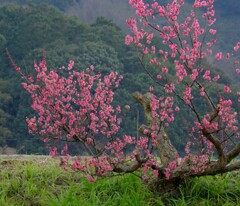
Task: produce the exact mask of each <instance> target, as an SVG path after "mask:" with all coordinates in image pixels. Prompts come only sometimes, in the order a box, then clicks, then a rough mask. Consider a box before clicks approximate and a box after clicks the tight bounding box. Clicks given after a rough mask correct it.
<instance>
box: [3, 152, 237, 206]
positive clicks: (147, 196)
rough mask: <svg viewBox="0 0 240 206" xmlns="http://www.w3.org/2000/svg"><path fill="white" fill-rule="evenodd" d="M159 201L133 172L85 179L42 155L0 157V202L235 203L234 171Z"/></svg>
mask: <svg viewBox="0 0 240 206" xmlns="http://www.w3.org/2000/svg"><path fill="white" fill-rule="evenodd" d="M180 194H181V195H180V196H179V197H178V198H173V197H172V198H168V199H167V200H164V201H163V200H162V199H161V198H160V197H159V196H158V195H157V194H154V193H152V192H150V191H148V189H147V188H146V186H145V185H143V184H142V183H141V181H140V180H139V179H138V178H137V177H135V176H133V175H125V176H118V177H114V178H109V179H102V180H99V181H98V182H96V183H90V182H88V181H87V180H85V179H83V178H79V174H78V173H76V172H74V171H71V170H68V171H64V170H63V169H61V168H60V167H59V166H58V164H57V163H56V161H53V160H51V159H48V158H35V157H28V158H23V159H20V160H19V158H17V159H9V158H8V159H7V158H3V157H1V156H0V206H11V205H12V206H18V205H24V206H37V205H43V206H48V205H52V206H55V205H56V206H75V205H76V206H95V205H96V206H98V205H99V206H105V205H106V206H107V205H109V206H124V205H126V206H135V205H136V206H145V205H146V206H147V205H151V206H154V205H182V206H183V205H191V206H192V205H193V206H195V205H196V206H197V205H199V206H200V205H226V206H230V205H240V173H239V172H234V173H228V174H224V175H219V176H215V177H204V178H203V177H202V178H196V179H194V180H193V181H192V182H188V183H186V184H185V185H182V186H181V193H180Z"/></svg>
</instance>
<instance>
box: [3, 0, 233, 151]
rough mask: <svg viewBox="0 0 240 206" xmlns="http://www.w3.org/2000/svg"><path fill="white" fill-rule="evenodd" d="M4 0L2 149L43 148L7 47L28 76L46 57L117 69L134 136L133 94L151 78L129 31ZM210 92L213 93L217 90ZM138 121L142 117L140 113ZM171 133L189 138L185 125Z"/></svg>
mask: <svg viewBox="0 0 240 206" xmlns="http://www.w3.org/2000/svg"><path fill="white" fill-rule="evenodd" d="M101 1H102V2H105V1H107V0H105V1H104V0H101ZM4 2H5V3H6V1H3V0H2V1H1V0H0V3H1V7H0V52H1V57H0V147H3V146H10V147H15V148H17V151H18V152H19V153H43V152H44V151H45V149H44V147H43V144H42V142H41V141H38V139H37V137H32V136H30V135H29V134H28V130H27V126H26V123H25V118H26V116H29V115H32V114H33V111H32V110H31V108H30V105H31V101H30V98H29V95H28V94H27V93H26V92H25V91H24V90H23V89H22V87H21V86H20V82H21V78H20V77H19V76H18V75H17V74H16V72H15V71H14V69H13V68H12V65H11V63H10V61H9V58H8V56H7V55H6V50H5V48H8V50H9V52H10V53H11V56H12V58H13V60H14V61H15V63H16V64H18V65H19V66H21V68H22V71H24V72H25V73H26V74H28V73H31V72H32V71H33V62H34V61H36V62H39V60H40V59H41V58H43V57H46V59H47V64H48V67H51V68H58V67H60V66H66V65H67V64H68V62H69V60H70V59H74V60H75V62H76V66H75V69H78V70H81V69H84V68H86V67H88V66H89V65H91V64H93V65H94V66H95V67H96V70H97V71H99V72H101V73H108V72H109V71H112V70H114V71H119V72H120V73H121V74H122V75H123V76H124V80H123V81H122V83H121V86H120V88H119V89H118V90H117V91H116V103H118V104H120V105H121V106H123V107H124V105H126V104H130V105H131V107H132V110H131V111H132V113H126V118H125V119H124V121H123V124H122V131H121V132H123V131H124V132H126V133H127V134H130V135H136V116H137V115H136V111H140V110H141V108H139V107H138V105H137V103H135V102H134V101H133V99H132V98H131V93H132V92H135V91H140V92H146V91H148V88H149V85H151V84H152V82H151V80H150V79H149V77H148V76H147V75H146V74H145V73H144V72H143V71H142V70H141V68H140V65H139V63H138V60H137V57H136V54H135V50H134V49H133V48H131V47H127V46H125V45H124V36H125V35H124V32H123V31H122V30H121V29H120V27H118V26H117V25H116V24H115V23H114V22H113V21H112V20H109V19H106V18H102V17H101V18H97V19H96V20H95V21H94V22H92V24H86V23H83V21H81V20H80V19H79V18H77V17H73V16H69V15H66V14H64V13H63V12H61V11H60V10H58V9H57V8H56V7H53V6H51V5H48V4H35V3H39V2H40V0H39V1H37V0H35V1H34V0H33V1H32V2H35V3H31V2H30V1H27V2H28V3H27V4H25V3H26V1H18V2H19V3H22V4H4ZM7 2H10V1H7ZM11 2H16V1H11ZM29 2H30V3H29ZM41 2H49V3H51V4H53V5H55V6H58V7H59V8H60V9H61V10H64V11H67V10H68V9H69V8H71V7H72V6H73V5H76V4H80V3H83V2H85V1H84V0H81V1H65V0H62V1H60V0H55V1H54V0H52V1H51V0H49V1H47V0H45V1H41ZM88 2H94V0H89V1H88ZM111 2H113V3H114V2H117V1H116V0H114V1H111ZM123 2H125V1H123ZM85 3H86V2H85ZM113 3H112V5H113ZM60 5H61V6H60ZM94 8H98V7H94ZM68 11H69V10H68ZM169 64H170V65H169V66H171V63H169ZM208 66H209V67H210V66H211V65H208ZM221 82H222V83H223V82H224V83H226V82H228V84H230V79H229V78H228V77H227V76H226V75H225V76H223V78H222V80H221ZM221 82H220V83H221ZM219 86H221V85H219ZM212 92H215V91H214V89H212ZM200 106H201V105H200ZM183 112H185V114H183V115H182V116H178V117H176V121H175V122H176V125H179V123H180V125H181V122H188V121H189V119H188V118H191V117H189V116H188V115H186V112H187V110H184V109H183ZM139 121H140V123H141V122H142V121H143V114H142V113H140V120H139ZM168 132H169V134H170V136H174V137H176V138H175V139H174V140H173V143H174V144H176V145H177V147H180V148H181V147H182V145H183V143H184V141H187V139H186V138H185V136H184V134H185V132H186V131H184V127H182V128H177V127H176V126H174V125H173V126H172V127H171V128H169V129H168ZM182 149H183V148H182Z"/></svg>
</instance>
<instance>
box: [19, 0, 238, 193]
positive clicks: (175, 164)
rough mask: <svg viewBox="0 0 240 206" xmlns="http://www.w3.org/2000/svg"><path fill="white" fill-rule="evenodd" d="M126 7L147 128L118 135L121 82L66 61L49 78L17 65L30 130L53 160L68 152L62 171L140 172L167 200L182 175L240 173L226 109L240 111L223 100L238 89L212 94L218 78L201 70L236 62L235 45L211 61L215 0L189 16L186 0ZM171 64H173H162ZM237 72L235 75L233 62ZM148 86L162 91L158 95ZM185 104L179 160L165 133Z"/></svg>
mask: <svg viewBox="0 0 240 206" xmlns="http://www.w3.org/2000/svg"><path fill="white" fill-rule="evenodd" d="M129 3H130V5H131V6H132V7H133V8H134V9H135V10H136V18H130V19H129V20H127V24H128V25H129V27H130V28H131V31H132V34H129V35H127V36H126V39H125V40H126V44H127V45H129V44H134V45H135V47H136V49H137V51H138V53H139V61H140V62H141V65H142V67H143V68H144V70H145V71H146V73H147V74H148V75H149V76H150V78H152V81H153V85H154V86H150V89H149V92H148V93H146V94H140V93H139V92H135V93H134V94H133V97H134V98H135V100H136V101H137V102H138V103H139V104H141V105H142V106H143V109H144V112H145V117H146V122H147V123H146V125H141V126H140V127H139V133H140V135H138V136H137V137H132V136H129V135H127V134H125V135H124V136H123V137H120V136H118V130H119V127H120V123H121V121H122V119H121V118H120V114H121V108H120V106H116V107H114V106H113V105H112V102H113V98H114V90H115V88H117V87H118V85H119V82H120V81H121V79H122V77H121V76H119V75H118V74H117V73H116V72H112V73H110V74H109V75H106V76H102V75H101V74H95V73H94V67H93V66H90V67H89V68H87V69H86V70H85V71H76V70H73V64H74V62H73V61H70V63H69V66H68V68H60V69H59V70H50V71H49V70H48V69H47V67H46V61H45V60H43V61H42V62H41V63H40V64H39V65H37V64H35V66H34V67H35V71H36V75H35V76H34V77H33V76H26V75H24V74H23V73H22V72H21V70H20V68H18V67H16V70H17V71H18V72H19V73H20V74H21V75H22V77H23V80H24V83H22V85H23V87H24V88H25V89H26V90H27V91H28V92H29V93H30V95H31V97H32V108H33V109H34V110H35V111H36V114H37V115H36V116H34V117H31V118H30V117H29V118H27V119H26V120H27V124H28V127H29V132H30V133H32V134H36V135H39V136H40V137H42V138H43V139H44V141H45V142H46V143H47V144H48V145H49V148H50V154H51V155H52V156H55V155H56V154H61V155H65V156H66V158H64V159H62V164H64V165H66V166H71V167H72V169H74V170H79V171H81V172H82V174H86V177H87V178H88V179H89V180H90V181H95V180H96V178H97V177H102V176H106V175H109V174H111V173H114V174H116V173H134V172H135V171H138V170H140V171H141V173H137V174H138V175H139V174H142V175H141V178H143V179H144V180H145V181H146V182H148V184H149V187H151V188H152V189H154V190H157V191H159V192H160V193H165V192H168V191H170V190H171V189H173V188H176V187H177V186H178V185H179V184H180V183H181V182H182V181H183V180H184V179H185V178H192V177H195V176H204V175H215V174H218V173H224V172H228V171H233V170H238V169H240V161H239V160H235V161H233V160H234V159H235V158H236V157H237V156H238V155H239V153H240V141H239V139H240V132H239V111H238V110H237V109H238V108H234V107H233V105H234V104H235V105H237V104H239V102H240V97H238V100H236V101H238V102H235V103H234V102H233V100H231V99H229V95H231V94H232V93H234V95H235V96H239V95H240V92H237V91H236V90H233V89H232V88H230V87H229V86H228V85H223V86H222V88H218V90H217V91H216V93H215V94H214V95H213V94H211V93H210V92H209V87H210V86H211V87H214V84H215V83H216V82H218V81H219V79H220V76H219V75H214V76H213V74H212V73H211V70H209V68H205V67H204V64H203V60H204V59H206V58H208V56H212V57H213V58H215V59H216V61H220V60H221V59H226V60H229V59H233V58H234V55H235V54H236V53H237V51H238V49H239V48H240V43H237V44H236V46H235V47H234V49H233V52H232V53H227V54H225V55H224V54H223V53H222V52H217V53H216V54H215V55H214V52H213V49H212V46H213V45H214V44H215V43H216V39H215V38H214V35H215V34H216V30H215V29H213V28H212V26H213V24H214V22H215V21H216V18H215V11H214V7H213V3H214V0H206V1H203V0H195V1H194V3H193V6H192V9H191V10H190V12H189V15H187V14H186V10H185V9H184V3H185V2H184V0H172V1H171V2H170V3H168V4H167V5H165V6H163V5H160V4H159V3H158V2H157V1H153V2H152V4H147V3H144V1H143V0H129ZM198 11H199V12H200V13H197V12H198ZM183 12H184V13H183ZM182 13H183V15H181V14H182ZM199 14H201V16H200V17H199ZM207 36H210V37H211V38H209V37H207ZM156 42H157V43H156ZM162 45H164V46H162ZM168 61H170V62H173V65H174V66H168V64H167V63H166V62H168ZM235 66H236V68H235V72H236V75H238V74H239V73H240V69H239V68H237V67H238V61H235ZM150 67H153V68H154V70H149V68H150ZM60 71H61V72H60ZM152 71H153V72H152ZM64 72H65V75H61V74H63V73H64ZM154 87H160V88H161V89H162V91H163V92H162V93H161V95H160V96H158V94H156V93H155V92H154ZM199 97H200V98H199ZM196 98H197V99H198V100H197V101H196ZM236 99H237V98H236ZM199 101H200V102H199ZM199 104H203V105H206V106H205V107H201V108H205V111H202V109H201V111H200V109H199V107H198V105H199ZM183 107H186V108H188V111H189V112H190V113H191V115H192V117H193V118H194V120H193V122H191V123H190V124H189V128H188V131H189V134H186V135H188V136H189V137H190V140H191V141H189V142H188V143H187V144H186V148H185V155H183V156H181V157H180V154H179V152H178V151H177V149H176V148H175V147H174V146H173V144H172V143H171V140H172V138H173V137H170V136H169V135H168V134H167V132H165V129H166V127H170V126H171V123H172V122H174V119H175V113H178V112H181V109H182V108H183ZM125 109H129V106H128V105H127V106H126V108H125ZM123 121H124V120H123ZM164 127H165V129H164ZM179 127H182V125H179ZM174 138H183V137H174ZM58 141H61V142H66V143H67V142H75V143H76V144H79V145H81V148H84V149H85V151H86V152H87V153H88V155H89V157H87V158H84V157H78V158H77V159H75V160H74V162H69V161H68V158H69V154H68V148H67V144H66V145H65V146H64V147H63V149H62V150H61V152H60V151H58V149H57V147H56V145H57V144H55V143H57V142H58ZM51 142H54V144H50V143H51ZM129 146H130V147H129ZM127 147H129V148H130V149H128V153H126V152H125V151H126V148H127Z"/></svg>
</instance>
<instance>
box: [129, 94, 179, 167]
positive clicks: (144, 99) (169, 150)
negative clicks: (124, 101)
mask: <svg viewBox="0 0 240 206" xmlns="http://www.w3.org/2000/svg"><path fill="white" fill-rule="evenodd" d="M132 95H133V97H134V99H135V100H136V101H137V102H138V103H139V104H140V105H141V106H142V107H143V108H144V114H145V118H146V121H147V124H148V125H141V127H140V128H139V131H140V132H141V133H143V131H144V130H145V129H148V131H149V134H148V136H150V134H151V126H152V125H153V124H156V123H157V125H158V128H157V130H158V131H159V132H158V136H157V145H156V148H157V150H158V153H159V158H160V160H161V164H162V165H163V166H167V165H168V164H169V162H171V161H173V160H175V159H176V157H177V154H178V152H177V150H176V148H175V147H174V146H173V145H172V143H171V140H170V139H169V137H168V135H167V133H166V132H165V131H164V128H163V126H162V125H161V122H160V121H159V120H158V119H156V118H153V116H152V108H151V101H152V96H151V95H152V94H151V93H149V92H148V93H146V94H144V95H142V94H140V93H139V92H135V93H133V94H132Z"/></svg>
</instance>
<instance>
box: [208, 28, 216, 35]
mask: <svg viewBox="0 0 240 206" xmlns="http://www.w3.org/2000/svg"><path fill="white" fill-rule="evenodd" d="M216 32H217V31H216V30H215V29H210V30H209V33H210V34H212V35H214V34H216Z"/></svg>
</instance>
